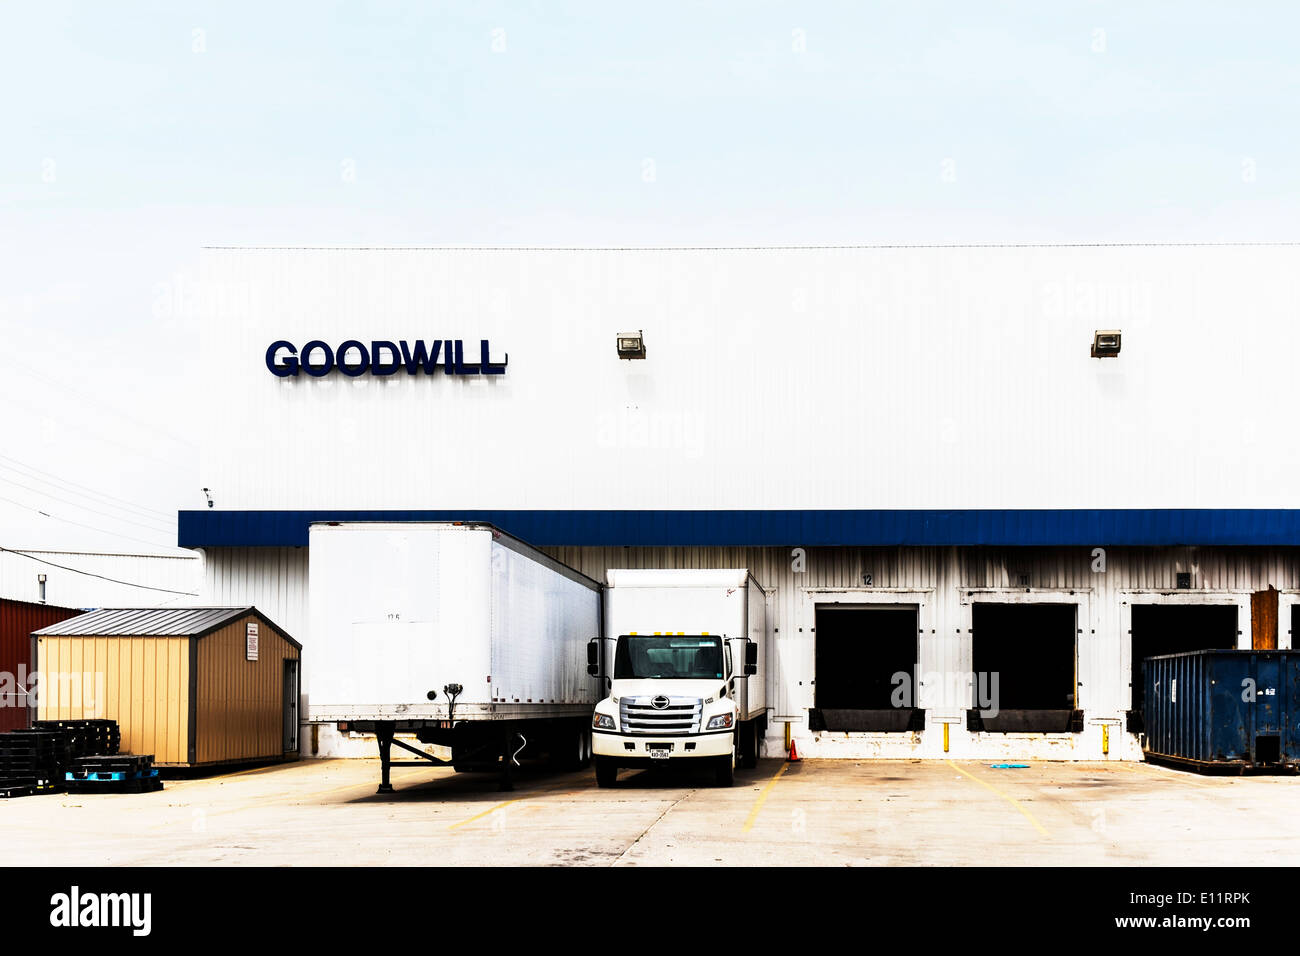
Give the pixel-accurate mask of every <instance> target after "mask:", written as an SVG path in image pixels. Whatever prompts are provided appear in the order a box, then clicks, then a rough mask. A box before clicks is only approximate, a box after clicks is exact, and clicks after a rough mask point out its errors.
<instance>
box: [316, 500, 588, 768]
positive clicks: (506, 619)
mask: <svg viewBox="0 0 1300 956" xmlns="http://www.w3.org/2000/svg"><path fill="white" fill-rule="evenodd" d="M310 546H311V552H310V554H311V566H310V570H309V591H310V613H311V619H310V620H311V624H310V628H311V629H310V634H309V650H308V658H309V664H308V669H307V671H306V673H305V675H304V677H305V681H304V683H305V693H306V696H307V715H308V719H309V720H311V721H320V722H336V723H337V724H338V727H339V730H340V731H359V732H363V733H373V734H375V735H376V738H377V740H378V744H379V757H380V761H381V782H380V785H379V792H380V793H386V792H390V791H391V790H392V784H391V781H390V775H389V768H390V767H392V766H394V765H395V763H394V761H393V760H392V759H391V754H392V748H393V747H394V746H397V747H399V748H404V749H406V750H408V751H410V752H411V753H413V754H415V755H416V756H417V757H419V758H420V760H417V761H409V760H408V761H402V762H400V764H398V765H412V764H418V763H421V762H422V761H426V760H427V761H433V762H435V763H451V764H452V765H454V767H455V768H456V769H457V770H458V771H464V770H488V771H494V772H497V773H499V774H500V783H501V787H502V789H510V788H511V785H512V781H511V778H512V773H513V769H514V768H515V767H516V766H517V765H518V761H519V760H520V759H521V758H524V757H527V756H530V755H537V754H546V755H549V756H550V758H551V759H552V761H553V763H554V764H556V765H557V766H561V767H565V768H569V769H578V768H581V767H585V766H587V765H588V764H589V763H590V759H591V733H590V724H591V708H592V705H593V704H594V703H595V701H596V699H597V697H598V696H599V693H598V692H597V691H598V684H597V682H596V681H595V680H594V679H593V678H591V677H590V676H589V675H588V674H587V672H586V669H585V667H584V664H585V660H586V650H585V649H586V646H587V644H588V642H589V641H591V640H592V639H593V638H599V637H600V635H601V634H602V631H601V595H602V587H601V585H600V583H599V582H598V581H593V580H592V579H591V578H587V577H584V576H583V575H581V574H579V573H578V572H577V571H574V570H573V569H572V568H569V567H566V566H565V565H563V564H560V563H559V562H558V561H555V560H553V559H551V558H549V557H547V556H546V555H544V554H542V553H541V552H540V551H537V550H536V549H535V548H532V547H529V546H528V545H526V544H524V543H523V542H522V541H519V540H518V539H516V538H512V537H511V536H510V535H508V534H505V533H503V532H502V531H500V530H498V529H497V528H494V527H492V526H490V525H486V524H479V523H468V522H465V523H462V522H429V523H414V522H412V523H407V522H401V523H397V522H392V523H389V522H341V523H340V522H329V523H318V524H313V525H312V526H311V530H310ZM398 732H414V733H415V734H416V736H417V738H418V739H419V741H421V742H422V743H426V744H437V745H440V746H441V747H444V748H450V756H449V759H442V760H440V759H438V758H435V757H434V756H432V755H431V754H428V753H426V752H425V751H423V750H420V749H417V748H415V747H412V746H410V745H408V744H406V743H404V742H403V741H401V740H398V739H394V735H395V734H396V733H398ZM444 756H445V751H444Z"/></svg>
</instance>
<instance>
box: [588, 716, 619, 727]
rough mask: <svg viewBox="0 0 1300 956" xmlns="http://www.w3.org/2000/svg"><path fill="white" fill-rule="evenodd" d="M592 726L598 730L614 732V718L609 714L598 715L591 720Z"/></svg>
mask: <svg viewBox="0 0 1300 956" xmlns="http://www.w3.org/2000/svg"><path fill="white" fill-rule="evenodd" d="M591 726H592V727H594V728H595V729H596V730H613V729H614V718H613V717H611V716H609V714H596V715H595V716H594V717H592V718H591Z"/></svg>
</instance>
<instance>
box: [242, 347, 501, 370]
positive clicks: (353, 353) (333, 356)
mask: <svg viewBox="0 0 1300 956" xmlns="http://www.w3.org/2000/svg"><path fill="white" fill-rule="evenodd" d="M470 357H471V358H473V353H472V352H471V353H470ZM478 358H479V360H478V361H477V362H466V361H465V342H464V340H462V339H433V340H432V341H429V342H426V341H424V340H423V339H416V340H415V341H413V342H408V341H406V340H405V339H402V340H401V341H399V342H390V341H388V340H386V339H373V340H371V341H369V342H362V341H360V340H359V339H348V340H347V341H346V342H340V343H339V344H338V345H337V346H331V345H330V344H329V343H328V342H323V341H321V340H320V339H312V340H311V341H310V342H307V343H306V344H305V345H303V347H302V348H301V349H299V348H298V347H297V346H296V345H294V344H293V343H292V342H289V341H287V340H285V339H279V340H277V341H275V342H272V343H271V345H270V347H269V348H267V350H266V367H267V370H268V371H270V373H271V374H272V375H274V376H276V377H278V378H293V377H295V376H297V375H300V374H304V373H305V374H307V375H311V376H313V377H315V378H319V377H321V376H324V375H328V374H330V372H333V371H334V370H335V369H338V371H340V372H342V373H343V374H344V375H349V376H352V377H353V378H355V377H357V376H360V375H396V374H397V373H398V372H405V373H406V374H407V375H421V374H423V375H432V374H433V373H434V372H436V371H437V370H438V369H442V371H443V372H445V373H446V374H447V375H504V374H505V371H506V365H507V363H509V361H510V356H509V355H505V356H503V357H502V359H501V361H500V362H493V361H492V359H491V347H490V345H489V343H488V340H487V339H480V340H479V351H478Z"/></svg>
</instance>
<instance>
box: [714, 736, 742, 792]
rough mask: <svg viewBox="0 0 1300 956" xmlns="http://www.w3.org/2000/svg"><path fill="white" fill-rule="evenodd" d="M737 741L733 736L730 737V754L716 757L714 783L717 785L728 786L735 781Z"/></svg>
mask: <svg viewBox="0 0 1300 956" xmlns="http://www.w3.org/2000/svg"><path fill="white" fill-rule="evenodd" d="M737 749H738V747H737V741H736V738H735V737H734V736H733V737H732V738H731V754H730V756H727V757H719V758H718V769H717V771H716V778H715V781H714V782H715V783H717V785H718V786H719V787H730V786H731V785H732V784H734V783H735V782H736V750H737Z"/></svg>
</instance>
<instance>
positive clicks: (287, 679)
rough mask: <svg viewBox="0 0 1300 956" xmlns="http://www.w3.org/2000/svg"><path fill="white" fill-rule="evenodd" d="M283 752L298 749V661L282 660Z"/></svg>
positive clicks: (294, 751)
mask: <svg viewBox="0 0 1300 956" xmlns="http://www.w3.org/2000/svg"><path fill="white" fill-rule="evenodd" d="M283 699H284V752H285V753H297V751H298V662H297V661H285V662H284V698H283Z"/></svg>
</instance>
